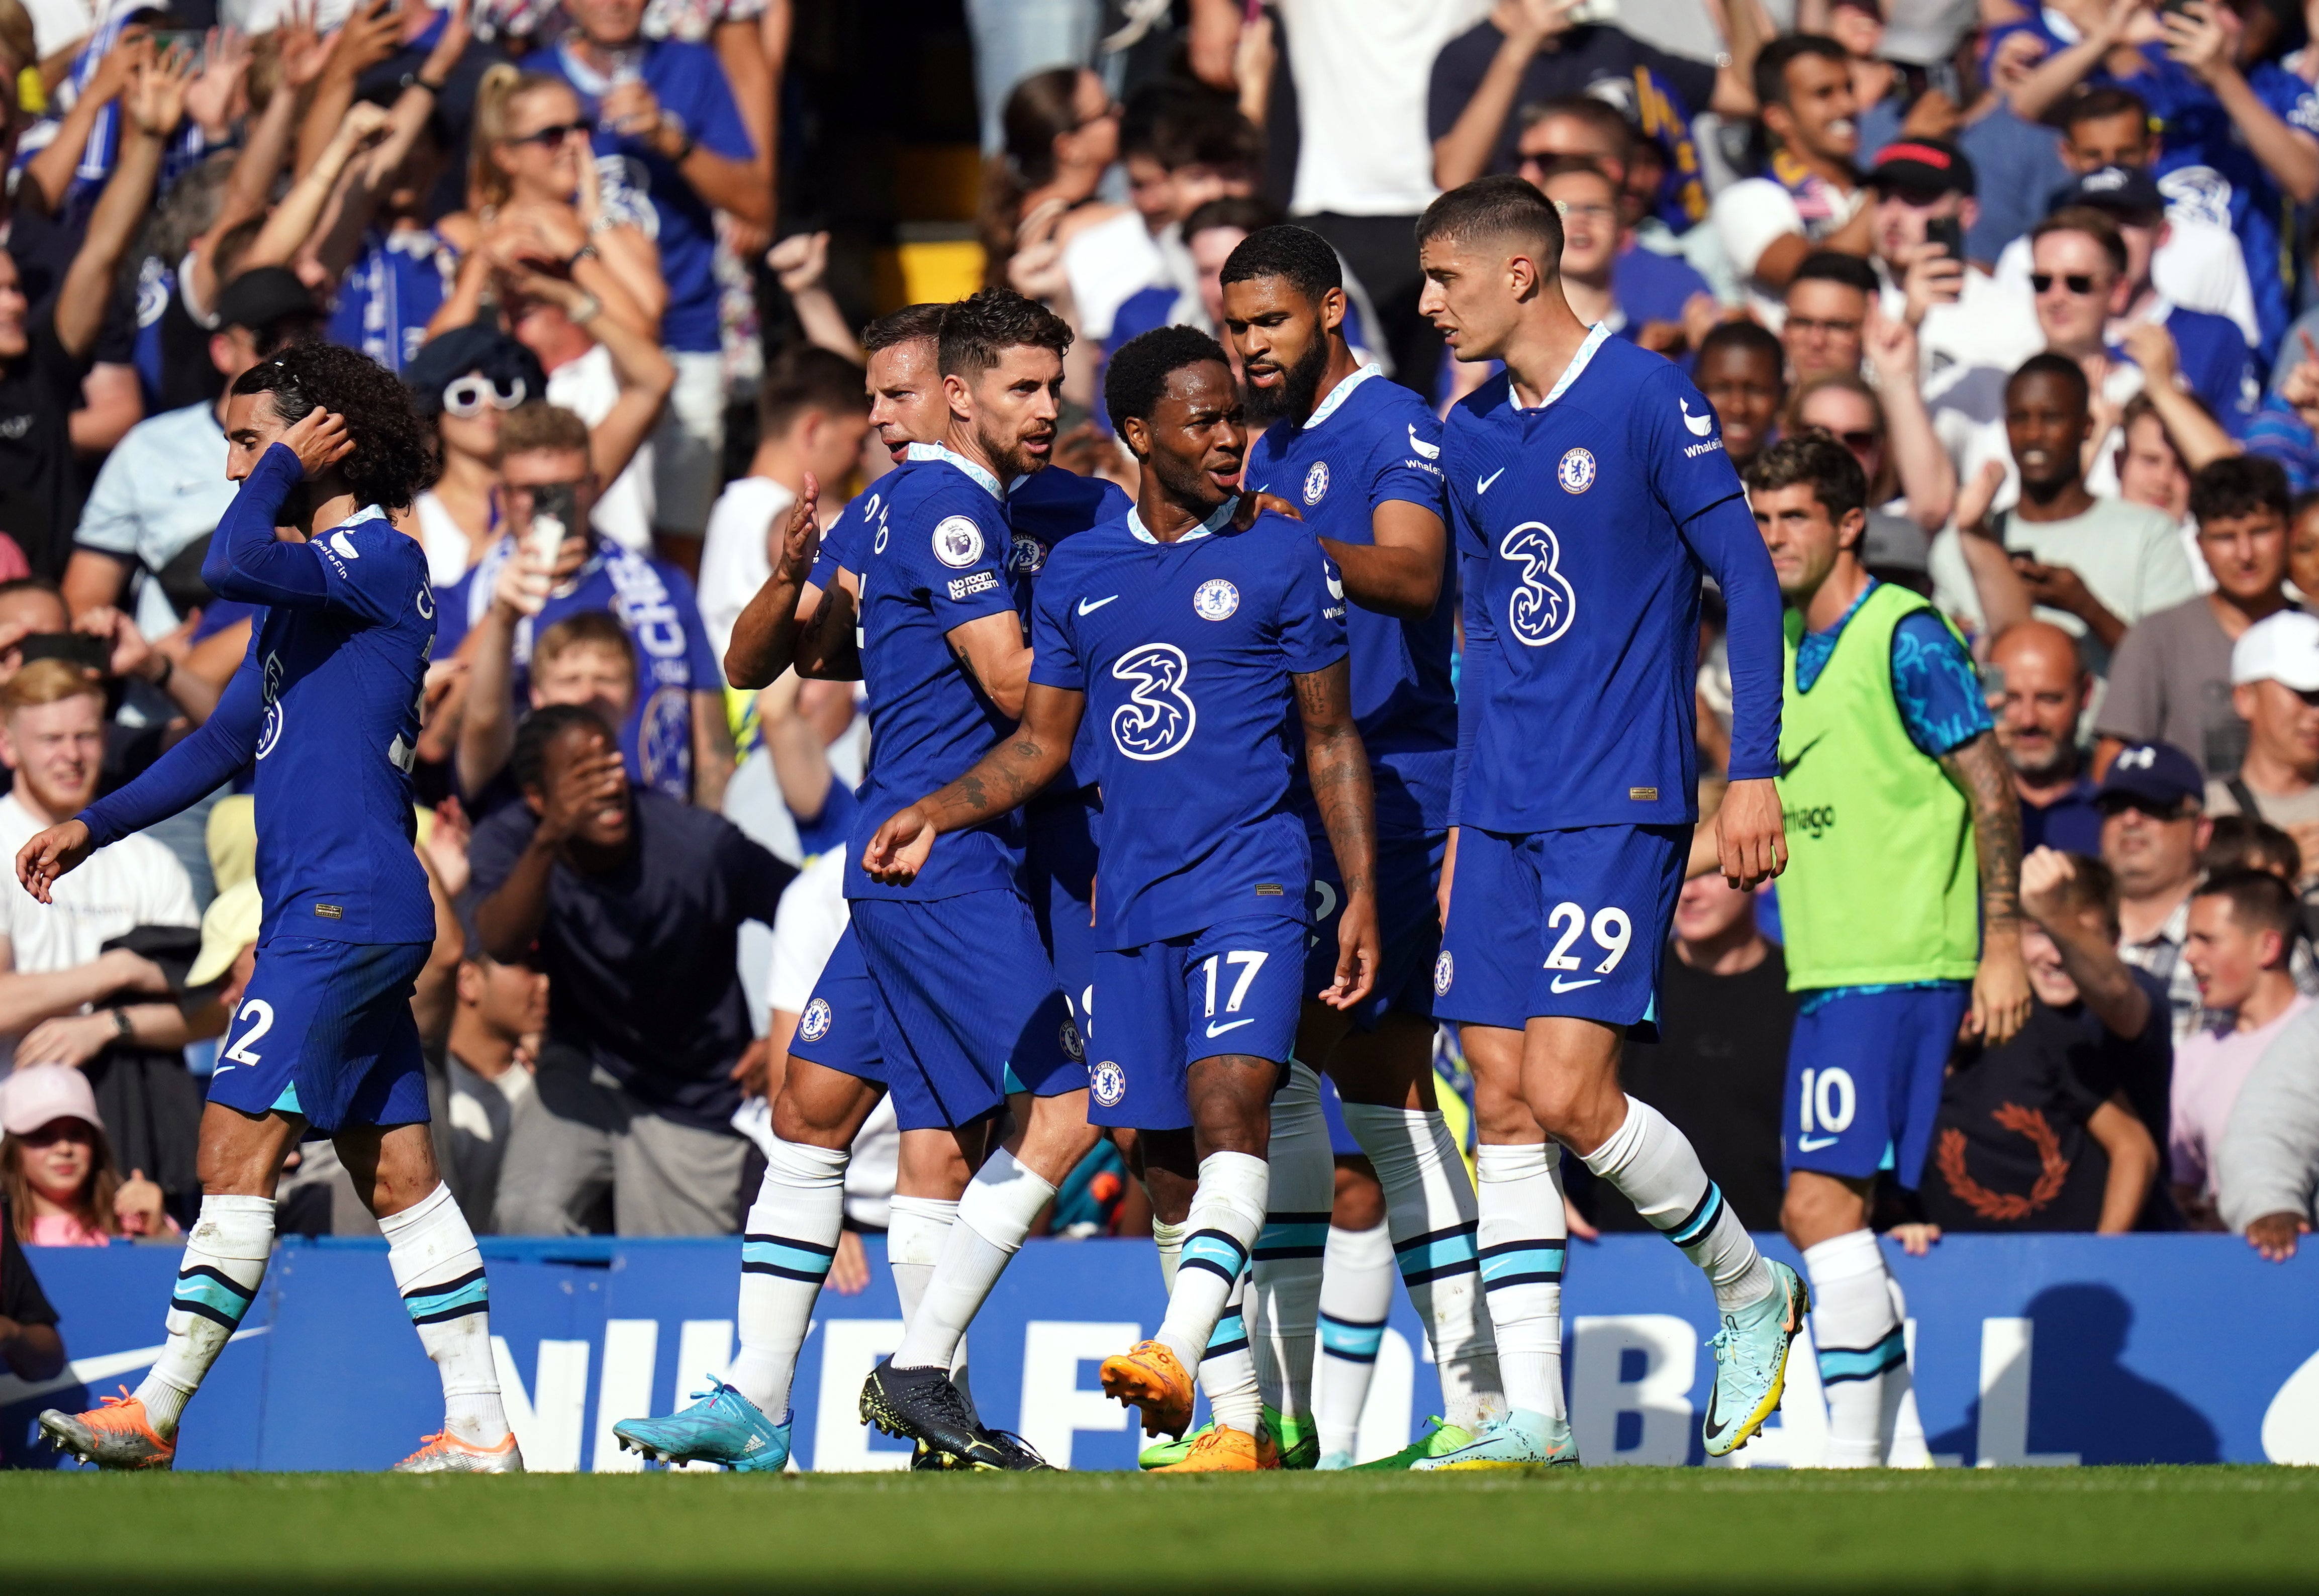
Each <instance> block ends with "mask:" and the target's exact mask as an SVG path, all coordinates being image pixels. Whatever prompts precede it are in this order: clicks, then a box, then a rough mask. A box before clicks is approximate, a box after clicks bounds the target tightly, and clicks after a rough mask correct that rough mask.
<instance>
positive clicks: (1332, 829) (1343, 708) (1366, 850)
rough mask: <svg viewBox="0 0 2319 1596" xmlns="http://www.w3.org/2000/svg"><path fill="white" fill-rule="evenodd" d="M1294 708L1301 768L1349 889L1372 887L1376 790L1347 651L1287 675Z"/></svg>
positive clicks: (1374, 877)
mask: <svg viewBox="0 0 2319 1596" xmlns="http://www.w3.org/2000/svg"><path fill="white" fill-rule="evenodd" d="M1290 680H1291V681H1294V682H1295V684H1296V713H1297V715H1298V716H1299V717H1302V719H1303V720H1304V771H1305V776H1306V778H1307V780H1310V781H1311V782H1312V784H1313V802H1314V804H1315V805H1316V806H1317V807H1319V809H1320V811H1321V824H1322V825H1323V826H1324V827H1326V828H1327V830H1328V833H1329V846H1330V848H1331V850H1333V851H1334V852H1335V853H1336V855H1337V868H1338V870H1340V872H1342V874H1343V877H1344V883H1345V890H1346V891H1347V892H1371V891H1374V890H1376V791H1375V789H1373V788H1372V787H1371V785H1370V782H1369V756H1368V751H1367V749H1365V748H1363V747H1362V746H1361V733H1360V728H1359V727H1358V726H1355V725H1354V724H1353V668H1352V661H1351V658H1350V656H1347V657H1346V658H1344V659H1341V660H1339V661H1338V662H1337V663H1335V664H1333V665H1331V666H1329V667H1328V668H1327V669H1326V670H1322V671H1306V672H1300V673H1298V674H1296V675H1295V676H1293V677H1291V678H1290Z"/></svg>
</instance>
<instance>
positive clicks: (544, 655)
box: [531, 609, 636, 675]
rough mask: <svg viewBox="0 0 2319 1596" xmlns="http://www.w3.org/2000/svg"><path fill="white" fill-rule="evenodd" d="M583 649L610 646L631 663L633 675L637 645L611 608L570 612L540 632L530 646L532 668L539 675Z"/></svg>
mask: <svg viewBox="0 0 2319 1596" xmlns="http://www.w3.org/2000/svg"><path fill="white" fill-rule="evenodd" d="M580 648H609V649H610V650H611V651H612V652H613V653H615V654H618V655H619V656H620V657H621V658H622V659H624V660H626V661H627V663H628V671H629V672H630V674H634V673H635V672H636V642H635V640H634V639H632V638H631V637H629V636H628V629H627V627H624V626H622V625H621V624H620V618H619V617H618V616H616V615H614V614H613V613H612V612H611V611H610V610H609V609H582V610H581V611H580V612H579V613H577V614H576V615H567V616H565V617H564V618H563V619H562V620H560V621H557V622H556V623H555V625H554V626H552V627H547V628H546V630H545V631H543V632H541V633H540V635H539V639H538V641H537V642H536V643H534V644H533V645H531V668H532V672H533V673H534V674H535V675H536V674H537V673H538V672H541V671H544V670H546V668H547V667H548V666H550V665H552V664H554V663H555V662H556V661H557V660H559V659H562V658H563V657H564V655H565V654H570V653H572V652H573V650H574V649H580Z"/></svg>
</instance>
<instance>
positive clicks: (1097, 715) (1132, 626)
mask: <svg viewBox="0 0 2319 1596" xmlns="http://www.w3.org/2000/svg"><path fill="white" fill-rule="evenodd" d="M1105 401H1106V403H1107V405H1108V408H1109V410H1110V412H1111V418H1112V421H1113V424H1114V427H1116V428H1117V429H1118V432H1119V436H1120V437H1121V438H1122V439H1123V441H1124V442H1125V443H1126V444H1127V446H1129V447H1130V448H1131V449H1132V450H1133V451H1134V453H1135V455H1136V457H1137V459H1138V460H1139V461H1140V462H1141V464H1142V466H1143V476H1142V488H1141V494H1140V496H1139V499H1138V501H1137V504H1136V507H1135V509H1133V510H1132V512H1131V513H1129V514H1128V515H1125V516H1123V517H1121V518H1119V519H1117V520H1115V521H1111V522H1108V523H1106V524H1105V525H1104V526H1101V527H1096V528H1095V529H1094V530H1092V531H1090V532H1087V533H1086V534H1084V535H1082V536H1080V537H1075V538H1073V539H1072V540H1071V541H1070V542H1069V543H1068V544H1067V545H1065V546H1064V547H1063V548H1062V549H1061V550H1060V551H1059V552H1058V554H1057V555H1056V557H1055V561H1054V564H1053V566H1052V567H1051V570H1050V572H1049V573H1048V575H1047V576H1046V578H1045V580H1044V581H1043V582H1042V584H1041V587H1040V591H1039V595H1038V602H1037V605H1036V607H1035V611H1034V618H1033V627H1034V636H1035V641H1036V645H1037V650H1038V653H1037V658H1036V661H1035V663H1034V664H1033V683H1032V686H1031V688H1030V690H1029V693H1028V695H1027V696H1026V699H1025V705H1024V719H1023V725H1022V726H1021V727H1020V728H1019V730H1018V731H1017V733H1016V734H1015V735H1013V736H1011V737H1009V738H1008V739H1007V740H1006V742H1005V743H1004V744H1000V745H999V746H997V747H996V748H994V749H992V750H991V751H990V753H988V754H986V755H985V756H984V757H983V759H982V760H981V762H979V764H977V765H976V766H975V768H974V769H973V770H971V771H968V772H966V773H965V774H964V775H962V776H961V778H960V779H959V780H955V781H952V783H950V784H949V785H948V786H946V787H944V788H943V789H940V790H937V791H933V792H930V793H929V795H928V796H926V797H925V798H922V799H920V800H919V801H918V802H917V803H916V804H913V805H911V806H910V807H908V808H906V809H904V810H902V811H901V812H899V813H898V814H897V815H895V816H893V817H892V818H891V819H889V820H888V821H887V822H886V823H885V825H883V826H881V827H880V829H879V832H878V834H877V835H876V837H875V838H873V839H872V841H871V843H870V847H869V852H868V855H867V857H866V859H865V863H866V865H867V868H868V869H869V870H871V872H872V873H873V874H874V875H877V876H879V877H880V878H882V879H893V880H897V881H908V880H911V879H914V878H915V879H923V874H922V872H923V870H924V868H925V861H926V860H927V859H928V856H929V853H930V852H932V853H933V854H934V857H937V858H938V857H939V850H940V848H941V845H942V841H943V838H944V837H948V836H958V835H971V834H973V831H974V829H975V828H977V827H979V826H981V825H987V824H988V823H989V822H990V820H991V819H992V818H994V817H995V816H999V815H1001V814H1003V813H1004V812H1005V811H1006V809H1007V808H1008V807H1011V806H1013V805H1015V804H1016V803H1019V802H1022V801H1023V800H1024V798H1026V797H1027V796H1028V795H1030V794H1032V793H1035V792H1037V791H1038V790H1040V789H1042V787H1044V786H1045V785H1046V784H1047V783H1048V782H1049V781H1050V780H1052V779H1053V778H1054V776H1055V775H1056V773H1057V772H1058V771H1060V769H1061V768H1062V767H1063V765H1064V764H1065V762H1067V761H1068V762H1072V763H1075V764H1076V763H1078V762H1079V761H1080V760H1082V759H1083V758H1084V759H1089V760H1091V761H1092V763H1091V765H1090V766H1088V767H1086V769H1087V773H1088V774H1092V775H1094V776H1096V778H1098V779H1099V780H1101V781H1102V783H1103V786H1104V802H1105V831H1104V855H1103V897H1102V900H1101V904H1100V906H1099V914H1100V923H1099V924H1098V927H1097V934H1098V939H1099V942H1100V946H1101V948H1102V950H1103V951H1101V952H1099V953H1098V955H1097V958H1096V974H1095V992H1096V997H1095V1005H1094V1013H1095V1016H1096V1029H1095V1032H1094V1033H1093V1034H1094V1037H1095V1038H1096V1056H1097V1057H1098V1058H1099V1059H1100V1062H1098V1063H1096V1065H1095V1066H1094V1068H1093V1071H1092V1079H1093V1085H1092V1088H1091V1096H1092V1097H1093V1100H1094V1103H1095V1105H1096V1106H1095V1108H1094V1109H1093V1111H1092V1112H1093V1114H1094V1116H1095V1117H1096V1118H1097V1119H1098V1120H1100V1121H1101V1122H1102V1123H1105V1124H1108V1125H1114V1126H1120V1127H1127V1128H1132V1129H1133V1130H1134V1131H1135V1132H1137V1142H1136V1146H1137V1151H1138V1154H1139V1160H1140V1162H1141V1166H1142V1168H1143V1173H1144V1176H1145V1183H1146V1186H1147V1187H1148V1188H1149V1190H1150V1194H1151V1199H1152V1207H1153V1209H1154V1211H1155V1213H1158V1214H1159V1216H1160V1218H1161V1219H1162V1220H1163V1221H1174V1222H1178V1223H1180V1224H1181V1225H1183V1226H1184V1227H1185V1229H1186V1231H1187V1238H1186V1240H1185V1243H1184V1247H1183V1250H1182V1254H1181V1258H1180V1267H1178V1269H1177V1271H1176V1273H1175V1276H1174V1278H1173V1280H1172V1281H1171V1282H1170V1288H1169V1306H1168V1312H1167V1314H1166V1317H1165V1318H1164V1319H1163V1320H1162V1321H1161V1323H1160V1327H1159V1330H1158V1332H1157V1333H1156V1335H1155V1336H1154V1337H1153V1338H1152V1339H1150V1340H1146V1341H1141V1342H1139V1343H1137V1344H1136V1345H1135V1346H1134V1347H1133V1348H1131V1349H1130V1350H1129V1351H1127V1352H1126V1353H1124V1354H1122V1355H1119V1356H1116V1357H1109V1358H1106V1359H1105V1360H1104V1365H1103V1369H1102V1379H1103V1385H1104V1390H1105V1393H1108V1394H1110V1395H1111V1396H1114V1397H1115V1398H1117V1399H1118V1400H1119V1401H1121V1402H1125V1403H1128V1404H1130V1405H1132V1406H1134V1407H1137V1408H1139V1409H1141V1411H1142V1414H1143V1420H1144V1427H1145V1428H1146V1429H1149V1430H1151V1431H1153V1432H1155V1433H1160V1434H1166V1435H1180V1434H1181V1433H1182V1432H1183V1430H1184V1429H1185V1427H1186V1425H1187V1423H1188V1422H1189V1420H1190V1419H1191V1414H1192V1374H1193V1372H1195V1371H1197V1370H1199V1369H1200V1368H1201V1366H1202V1365H1203V1363H1204V1361H1205V1357H1206V1356H1207V1355H1208V1353H1209V1351H1210V1349H1211V1348H1212V1347H1213V1345H1214V1333H1215V1331H1216V1330H1217V1328H1218V1326H1219V1325H1220V1324H1223V1323H1226V1322H1229V1321H1230V1319H1231V1318H1232V1314H1231V1312H1230V1300H1231V1294H1232V1290H1233V1288H1234V1286H1235V1285H1236V1283H1237V1282H1238V1281H1239V1280H1240V1278H1241V1274H1242V1271H1243V1270H1244V1269H1245V1267H1247V1263H1248V1258H1249V1255H1250V1250H1251V1249H1252V1248H1253V1247H1254V1245H1255V1243H1256V1240H1257V1238H1258V1234H1259V1231H1261V1230H1262V1229H1263V1227H1264V1222H1265V1211H1266V1188H1267V1184H1268V1182H1267V1174H1266V1159H1265V1149H1266V1143H1267V1136H1268V1117H1269V1116H1268V1100H1269V1099H1270V1098H1271V1097H1272V1096H1273V1094H1274V1092H1275V1090H1276V1088H1277V1086H1278V1084H1279V1082H1280V1080H1281V1078H1282V1073H1283V1071H1284V1069H1286V1064H1287V1060H1288V1057H1289V1051H1290V1047H1291V1044H1292V1041H1293V1040H1294V1036H1295V1030H1296V1025H1297V1020H1298V1016H1299V1014H1300V1012H1301V1009H1302V1006H1303V1000H1304V987H1305V984H1306V983H1305V980H1304V972H1305V940H1306V934H1307V929H1308V917H1307V915H1306V913H1305V910H1304V905H1303V904H1302V903H1300V902H1298V901H1297V897H1298V896H1299V895H1298V893H1297V888H1296V886H1295V885H1291V884H1292V883H1302V882H1303V881H1304V880H1306V879H1308V876H1307V871H1308V870H1309V869H1310V863H1311V860H1310V852H1309V849H1308V847H1307V845H1306V843H1305V836H1304V823H1303V821H1302V819H1301V818H1300V816H1298V815H1297V813H1296V812H1295V807H1292V805H1291V804H1290V803H1289V801H1288V799H1289V789H1290V784H1291V781H1292V780H1293V778H1294V776H1295V769H1296V761H1295V753H1294V751H1295V748H1296V747H1297V746H1298V745H1299V744H1301V746H1302V748H1303V750H1304V766H1305V768H1306V770H1307V771H1308V772H1309V780H1310V783H1311V786H1312V788H1313V792H1314V794H1315V798H1314V799H1313V802H1314V805H1315V807H1317V808H1318V809H1319V810H1320V812H1321V814H1322V816H1323V818H1324V823H1325V825H1326V827H1327V830H1328V834H1329V840H1330V843H1331V847H1332V849H1333V851H1334V852H1335V854H1336V856H1337V858H1338V860H1339V861H1340V863H1341V866H1342V879H1343V881H1344V885H1345V897H1346V898H1347V900H1348V901H1347V902H1346V904H1345V906H1344V909H1343V912H1342V913H1341V915H1340V916H1339V917H1338V920H1337V938H1336V942H1337V949H1336V952H1335V955H1334V957H1333V958H1332V959H1331V960H1330V979H1329V981H1328V984H1327V987H1326V989H1325V992H1324V994H1323V996H1324V1001H1327V1002H1329V1003H1331V1004H1332V1005H1340V1006H1347V1007H1349V1006H1351V1005H1357V1004H1358V1003H1359V1002H1360V1001H1361V1000H1362V999H1363V998H1364V997H1366V996H1367V993H1368V990H1369V988H1370V986H1371V984H1372V982H1373V981H1374V979H1375V976H1376V966H1377V940H1376V902H1375V897H1374V896H1373V890H1374V889H1373V887H1372V885H1371V883H1372V881H1373V879H1374V854H1375V844H1374V837H1375V831H1374V821H1373V814H1372V798H1371V789H1370V783H1369V768H1368V762H1367V757H1366V756H1365V755H1364V754H1363V753H1362V750H1361V745H1360V734H1359V731H1358V728H1357V726H1355V724H1354V721H1353V716H1352V711H1351V673H1350V671H1349V667H1348V665H1347V663H1346V658H1345V630H1344V603H1343V597H1342V594H1341V592H1340V591H1339V585H1338V582H1337V578H1336V572H1335V569H1334V567H1333V566H1332V565H1331V564H1330V563H1329V561H1328V559H1327V557H1326V556H1325V555H1323V554H1322V551H1321V550H1320V549H1319V548H1318V547H1317V546H1315V545H1314V543H1313V538H1312V537H1311V536H1310V534H1308V533H1306V532H1305V531H1304V529H1303V528H1302V527H1299V526H1297V524H1296V523H1295V521H1294V520H1292V519H1290V518H1287V517H1286V516H1282V515H1279V514H1277V513H1274V512H1273V511H1272V510H1271V509H1270V506H1271V502H1272V501H1271V500H1268V498H1266V497H1265V496H1262V495H1256V494H1248V495H1243V494H1241V491H1239V490H1240V483H1241V475H1242V473H1241V466H1242V464H1243V451H1244V449H1245V446H1246V437H1247V435H1246V432H1245V430H1244V428H1243V427H1242V425H1241V410H1240V403H1239V400H1238V398H1237V396H1236V395H1235V393H1234V392H1233V384H1232V371H1231V367H1230V366H1229V365H1227V364H1226V361H1225V358H1224V353H1223V350H1222V349H1221V348H1219V347H1217V345H1216V343H1215V340H1214V339H1213V338H1209V337H1208V336H1207V335H1206V334H1205V333H1203V332H1199V331H1197V330H1196V329H1190V328H1182V327H1171V328H1162V329H1157V330H1154V331H1152V332H1150V333H1147V334H1145V335H1143V336H1142V337H1141V338H1134V339H1131V340H1130V341H1129V342H1128V343H1126V344H1125V345H1123V346H1122V347H1120V348H1119V349H1118V350H1117V351H1115V352H1114V355H1113V356H1112V359H1111V363H1110V368H1109V371H1108V374H1107V375H1106V377H1105ZM1292 703H1293V705H1294V708H1295V716H1296V718H1297V719H1298V720H1301V722H1302V736H1301V738H1298V737H1295V736H1294V735H1292V723H1291V719H1290V717H1291V709H1292ZM1088 722H1092V723H1093V724H1094V726H1095V728H1096V735H1095V736H1094V737H1092V738H1087V739H1081V738H1080V737H1079V735H1078V734H1079V732H1080V730H1081V727H1082V726H1083V725H1085V724H1086V723H1088ZM963 1228H964V1226H963V1225H961V1229H963ZM945 1261H946V1262H947V1260H945ZM1211 1396H1212V1400H1214V1401H1215V1405H1216V1419H1217V1422H1216V1425H1215V1426H1214V1428H1213V1429H1210V1430H1209V1431H1207V1432H1206V1434H1205V1436H1203V1437H1202V1438H1201V1440H1200V1442H1199V1443H1198V1444H1196V1446H1195V1447H1193V1448H1192V1450H1191V1452H1190V1454H1189V1455H1188V1456H1187V1457H1186V1458H1185V1459H1184V1460H1183V1462H1182V1463H1181V1464H1179V1465H1176V1469H1177V1470H1178V1472H1187V1473H1190V1472H1232V1473H1238V1472H1248V1471H1253V1470H1256V1469H1259V1468H1272V1467H1277V1466H1278V1465H1279V1459H1278V1456H1277V1452H1276V1449H1275V1447H1274V1445H1273V1442H1272V1438H1271V1437H1270V1435H1269V1434H1268V1432H1267V1430H1266V1429H1265V1427H1264V1425H1263V1423H1262V1420H1261V1417H1260V1411H1259V1405H1258V1401H1257V1393H1256V1392H1255V1391H1254V1390H1253V1389H1252V1388H1251V1389H1250V1390H1248V1391H1247V1392H1246V1393H1244V1396H1243V1398H1242V1399H1241V1400H1240V1401H1238V1402H1226V1401H1223V1400H1218V1399H1216V1397H1215V1395H1214V1393H1213V1391H1212V1393H1211Z"/></svg>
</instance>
